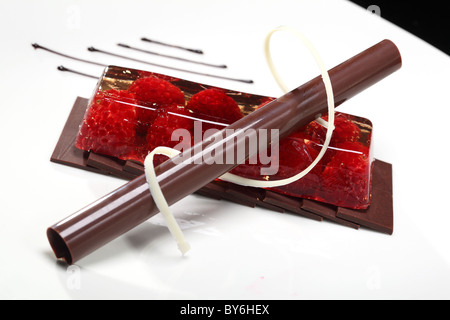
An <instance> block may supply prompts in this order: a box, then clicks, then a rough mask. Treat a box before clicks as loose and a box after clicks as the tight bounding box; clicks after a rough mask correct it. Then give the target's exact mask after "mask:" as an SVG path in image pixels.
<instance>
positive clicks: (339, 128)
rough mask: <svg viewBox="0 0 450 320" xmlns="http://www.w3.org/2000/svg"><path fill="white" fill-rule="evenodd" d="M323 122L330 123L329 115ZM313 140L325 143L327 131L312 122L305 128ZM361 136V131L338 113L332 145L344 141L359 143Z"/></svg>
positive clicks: (335, 119) (324, 117)
mask: <svg viewBox="0 0 450 320" xmlns="http://www.w3.org/2000/svg"><path fill="white" fill-rule="evenodd" d="M322 119H323V120H325V121H328V115H325V116H323V117H322ZM305 132H307V133H308V134H309V135H310V136H311V137H312V138H313V139H316V140H318V141H321V142H323V141H325V137H326V133H327V129H326V128H325V127H323V126H322V125H320V124H319V123H317V122H316V121H313V122H311V123H310V124H308V125H307V126H306V128H305ZM360 136H361V129H360V128H359V127H358V126H357V125H356V124H355V123H353V122H352V121H351V120H350V119H349V118H348V117H347V115H345V114H342V113H339V112H336V113H335V118H334V131H333V135H332V138H331V142H330V143H332V144H333V143H339V142H343V141H357V140H358V139H359V138H360Z"/></svg>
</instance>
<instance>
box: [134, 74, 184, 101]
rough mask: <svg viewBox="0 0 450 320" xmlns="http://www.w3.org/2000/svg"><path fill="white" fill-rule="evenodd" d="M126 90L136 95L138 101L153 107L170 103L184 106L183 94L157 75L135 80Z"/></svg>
mask: <svg viewBox="0 0 450 320" xmlns="http://www.w3.org/2000/svg"><path fill="white" fill-rule="evenodd" d="M128 91H130V92H132V93H134V94H135V95H136V99H137V100H139V102H140V103H142V104H144V105H146V106H148V107H153V108H164V107H168V106H172V105H179V106H184V105H185V100H184V94H183V92H182V91H181V90H180V88H178V87H177V86H175V85H173V84H172V83H170V82H169V81H167V80H164V79H161V78H157V77H153V76H152V77H146V78H139V79H137V80H135V81H134V82H133V83H132V84H131V85H130V87H129V88H128Z"/></svg>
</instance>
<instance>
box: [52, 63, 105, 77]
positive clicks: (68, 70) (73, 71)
mask: <svg viewBox="0 0 450 320" xmlns="http://www.w3.org/2000/svg"><path fill="white" fill-rule="evenodd" d="M58 70H59V71H65V72H70V73H75V74H79V75H81V76H85V77H88V78H93V79H98V78H99V77H96V76H93V75H90V74H87V73H83V72H80V71H76V70H72V69H69V68H66V67H64V66H58Z"/></svg>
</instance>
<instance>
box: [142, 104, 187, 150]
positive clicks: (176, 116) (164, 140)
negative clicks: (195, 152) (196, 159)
mask: <svg viewBox="0 0 450 320" xmlns="http://www.w3.org/2000/svg"><path fill="white" fill-rule="evenodd" d="M193 127H194V120H193V119H192V113H191V112H190V111H189V110H187V109H185V108H184V107H177V106H172V107H167V108H163V109H159V110H158V113H157V115H156V118H155V120H154V121H153V123H152V124H151V125H150V127H149V130H148V134H147V148H148V151H152V150H153V149H154V148H156V147H158V146H166V147H170V148H173V147H175V146H177V145H178V144H179V143H181V142H183V144H182V146H181V147H182V148H183V149H185V148H188V147H190V146H191V142H192V139H193V136H192V129H193ZM175 129H186V130H187V131H188V132H189V133H190V139H189V141H183V140H182V138H180V139H179V140H176V141H172V133H173V131H174V130H175Z"/></svg>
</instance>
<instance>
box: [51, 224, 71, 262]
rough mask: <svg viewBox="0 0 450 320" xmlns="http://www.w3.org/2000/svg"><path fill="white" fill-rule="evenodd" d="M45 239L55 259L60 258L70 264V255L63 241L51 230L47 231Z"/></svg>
mask: <svg viewBox="0 0 450 320" xmlns="http://www.w3.org/2000/svg"><path fill="white" fill-rule="evenodd" d="M47 238H48V242H49V243H50V246H51V247H52V249H53V252H54V254H55V256H56V257H57V258H61V259H63V260H64V261H66V262H67V263H68V264H72V254H71V253H70V250H69V248H68V247H67V245H66V242H65V241H64V239H63V238H62V237H61V236H60V235H59V234H58V232H56V231H55V230H53V229H52V228H48V229H47Z"/></svg>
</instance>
